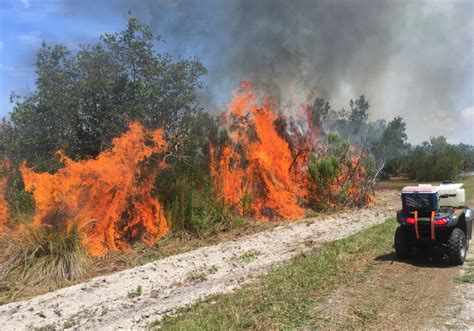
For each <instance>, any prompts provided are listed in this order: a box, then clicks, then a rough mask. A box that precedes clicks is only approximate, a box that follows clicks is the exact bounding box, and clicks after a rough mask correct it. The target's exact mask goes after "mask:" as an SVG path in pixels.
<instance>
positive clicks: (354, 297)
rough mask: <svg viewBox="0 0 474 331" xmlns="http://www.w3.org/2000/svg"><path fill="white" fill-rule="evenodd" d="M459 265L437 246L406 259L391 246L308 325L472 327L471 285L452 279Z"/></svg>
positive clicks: (473, 291) (473, 296) (473, 303)
mask: <svg viewBox="0 0 474 331" xmlns="http://www.w3.org/2000/svg"><path fill="white" fill-rule="evenodd" d="M473 258H474V254H473V253H472V252H471V253H470V256H468V259H471V260H472V259H473ZM463 268H464V267H452V266H451V265H450V264H449V261H448V260H447V258H446V256H445V254H444V253H443V252H442V251H439V250H434V251H430V252H418V253H417V254H416V256H415V257H414V258H413V259H411V260H408V261H404V262H402V261H398V260H397V258H396V256H395V254H394V253H393V252H390V253H388V254H386V255H383V256H379V257H377V258H376V262H375V266H374V267H373V269H372V270H371V271H370V272H369V273H367V274H365V275H363V276H362V277H361V278H360V279H359V280H358V281H357V282H356V283H354V284H351V285H350V286H347V287H343V288H340V289H338V290H337V291H336V293H335V294H334V295H333V296H332V297H331V299H330V300H329V301H328V303H327V304H325V305H324V306H322V307H319V309H318V314H317V316H320V318H319V319H317V320H315V321H312V323H311V325H309V326H308V329H316V328H317V329H331V330H334V329H339V330H341V329H348V328H349V329H378V330H390V329H397V330H415V329H416V330H420V329H430V330H434V329H436V330H437V329H455V330H464V329H474V285H473V284H459V283H458V282H457V281H456V279H457V277H458V276H459V275H460V274H461V273H462V272H463Z"/></svg>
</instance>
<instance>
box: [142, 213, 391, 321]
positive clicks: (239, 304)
mask: <svg viewBox="0 0 474 331" xmlns="http://www.w3.org/2000/svg"><path fill="white" fill-rule="evenodd" d="M395 228H396V222H395V220H394V219H390V220H388V221H386V222H385V223H383V224H381V225H377V226H374V227H372V228H370V229H366V230H363V231H361V232H359V233H357V234H354V235H351V236H350V237H347V238H345V239H341V240H338V241H334V242H330V243H327V244H325V245H323V246H322V247H321V248H319V249H315V250H314V251H312V252H311V253H309V254H306V255H300V256H298V257H296V258H295V259H294V260H292V261H291V262H290V264H288V265H285V266H282V267H278V268H276V269H273V270H272V271H271V272H270V273H269V274H268V275H267V276H264V277H263V278H261V280H260V281H259V282H257V284H253V285H249V286H247V287H246V288H243V289H240V290H237V291H236V292H234V293H232V294H226V295H216V296H213V297H211V298H209V299H208V300H206V301H203V302H201V303H198V304H196V305H193V306H190V307H188V308H185V309H183V310H181V311H180V312H179V313H178V314H177V315H175V316H167V317H165V318H164V319H163V320H162V321H161V322H155V323H152V324H151V325H150V328H161V329H164V330H216V329H219V330H241V329H249V328H257V329H264V330H265V329H293V328H298V327H301V326H303V325H305V324H306V323H307V322H309V321H311V320H312V319H313V318H315V317H316V316H317V310H316V307H317V306H318V304H321V303H323V302H324V301H325V300H327V299H328V298H329V297H330V295H331V294H332V293H333V292H334V291H335V290H336V289H337V288H339V287H341V286H344V285H348V284H350V283H351V282H353V281H355V280H356V279H357V278H358V277H361V276H363V275H364V274H366V273H368V272H369V271H370V270H371V268H372V267H373V266H374V265H375V263H376V262H375V258H376V257H377V256H380V255H382V254H385V253H387V252H390V251H391V250H392V238H393V232H394V230H395Z"/></svg>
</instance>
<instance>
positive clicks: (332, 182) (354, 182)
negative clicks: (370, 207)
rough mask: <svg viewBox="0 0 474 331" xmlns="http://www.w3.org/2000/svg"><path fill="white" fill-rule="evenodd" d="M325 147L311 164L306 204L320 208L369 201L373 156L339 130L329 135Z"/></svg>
mask: <svg viewBox="0 0 474 331" xmlns="http://www.w3.org/2000/svg"><path fill="white" fill-rule="evenodd" d="M324 146H325V148H323V149H321V150H320V152H319V155H318V157H316V156H315V155H313V156H312V157H311V159H310V160H309V163H308V172H309V176H310V182H309V184H308V186H309V190H308V192H309V194H308V196H307V203H308V205H309V206H313V207H316V208H317V209H325V208H327V207H332V206H337V205H355V206H360V205H365V204H367V203H369V202H370V200H371V198H370V195H369V191H368V190H369V189H370V186H371V184H372V181H371V178H372V177H371V174H370V170H371V168H372V167H371V164H370V162H371V158H370V156H369V155H368V154H367V153H365V152H364V151H363V150H361V149H360V148H357V147H355V146H351V145H350V143H349V140H347V139H346V140H342V141H341V139H340V137H339V136H338V135H337V134H336V133H330V134H329V135H328V136H327V141H326V144H325V145H324Z"/></svg>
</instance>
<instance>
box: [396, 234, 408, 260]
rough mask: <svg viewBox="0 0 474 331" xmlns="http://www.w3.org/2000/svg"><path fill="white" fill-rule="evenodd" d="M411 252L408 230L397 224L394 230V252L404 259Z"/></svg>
mask: <svg viewBox="0 0 474 331" xmlns="http://www.w3.org/2000/svg"><path fill="white" fill-rule="evenodd" d="M411 252H412V242H411V238H410V231H409V230H408V229H407V228H406V227H404V226H399V227H398V228H397V230H396V231H395V253H396V254H397V257H398V258H399V259H406V258H408V257H410V256H411Z"/></svg>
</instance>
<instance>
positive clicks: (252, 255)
mask: <svg viewBox="0 0 474 331" xmlns="http://www.w3.org/2000/svg"><path fill="white" fill-rule="evenodd" d="M257 255H258V252H255V251H248V252H245V253H244V254H242V255H239V256H234V257H233V258H232V259H231V261H232V262H236V263H242V264H247V263H250V262H252V261H253V260H255V259H256V257H257Z"/></svg>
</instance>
